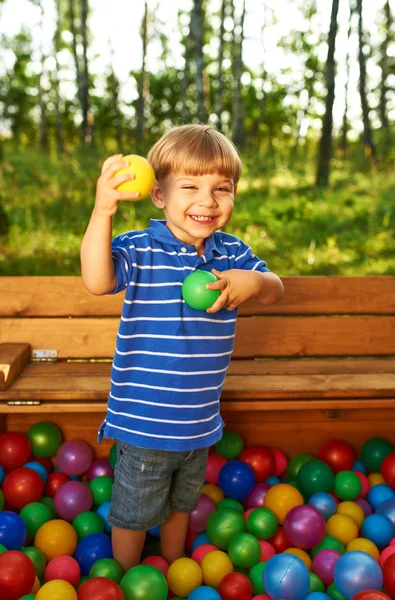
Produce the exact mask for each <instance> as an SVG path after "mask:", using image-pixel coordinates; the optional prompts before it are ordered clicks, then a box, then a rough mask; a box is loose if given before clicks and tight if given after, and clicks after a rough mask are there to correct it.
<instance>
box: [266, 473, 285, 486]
mask: <svg viewBox="0 0 395 600" xmlns="http://www.w3.org/2000/svg"><path fill="white" fill-rule="evenodd" d="M264 483H268V484H269V485H270V486H273V485H277V484H278V483H281V481H280V478H279V477H277V475H270V477H268V478H267V479H266V480H265V482H264ZM283 483H284V482H283Z"/></svg>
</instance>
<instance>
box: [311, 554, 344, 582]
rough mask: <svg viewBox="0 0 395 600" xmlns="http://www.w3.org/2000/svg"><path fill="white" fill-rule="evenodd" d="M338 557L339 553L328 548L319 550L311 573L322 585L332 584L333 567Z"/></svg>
mask: <svg viewBox="0 0 395 600" xmlns="http://www.w3.org/2000/svg"><path fill="white" fill-rule="evenodd" d="M340 557H341V554H340V552H337V551H336V550H331V549H329V548H327V549H325V550H320V552H318V553H317V554H316V555H315V557H314V560H313V565H312V571H313V573H315V574H316V575H318V577H319V578H320V579H321V581H322V583H323V584H324V585H330V584H331V583H333V581H334V572H335V565H336V563H337V561H338V560H339V558H340Z"/></svg>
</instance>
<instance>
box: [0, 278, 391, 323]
mask: <svg viewBox="0 0 395 600" xmlns="http://www.w3.org/2000/svg"><path fill="white" fill-rule="evenodd" d="M283 282H284V286H285V296H284V299H283V300H282V302H280V303H279V304H276V305H273V306H262V305H261V304H259V303H258V302H256V301H251V302H248V303H246V304H245V305H243V306H242V307H241V308H240V314H241V315H251V314H322V315H324V314H392V315H394V314H395V294H394V289H395V276H388V277H284V278H283ZM122 302H123V293H120V294H116V295H115V296H110V295H107V296H100V297H99V296H93V295H91V294H89V292H87V290H86V289H85V287H84V285H83V283H82V280H81V278H80V277H42V276H41V277H29V276H26V277H0V315H1V316H8V317H11V316H19V317H44V316H51V317H59V316H81V315H82V316H118V315H120V313H121V308H122Z"/></svg>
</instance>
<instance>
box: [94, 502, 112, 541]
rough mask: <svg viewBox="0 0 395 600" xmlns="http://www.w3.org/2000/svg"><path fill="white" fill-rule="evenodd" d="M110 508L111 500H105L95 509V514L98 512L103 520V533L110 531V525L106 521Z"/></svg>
mask: <svg viewBox="0 0 395 600" xmlns="http://www.w3.org/2000/svg"><path fill="white" fill-rule="evenodd" d="M110 508H111V500H107V502H103V504H100V506H99V508H98V509H97V511H96V514H98V515H99V517H101V518H102V519H103V521H104V531H105V533H111V530H112V527H111V525H110V523H109V522H108V513H109V512H110Z"/></svg>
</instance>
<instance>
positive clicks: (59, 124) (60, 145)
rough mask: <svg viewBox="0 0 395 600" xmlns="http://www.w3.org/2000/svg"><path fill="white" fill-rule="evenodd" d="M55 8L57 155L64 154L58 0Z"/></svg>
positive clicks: (53, 76) (54, 78)
mask: <svg viewBox="0 0 395 600" xmlns="http://www.w3.org/2000/svg"><path fill="white" fill-rule="evenodd" d="M55 9H56V29H55V33H54V37H53V47H54V57H55V73H53V75H52V81H53V85H54V88H55V134H56V145H57V149H58V154H59V156H62V155H63V154H64V137H63V127H62V115H61V112H60V89H59V63H58V52H59V39H60V5H59V0H55Z"/></svg>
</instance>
